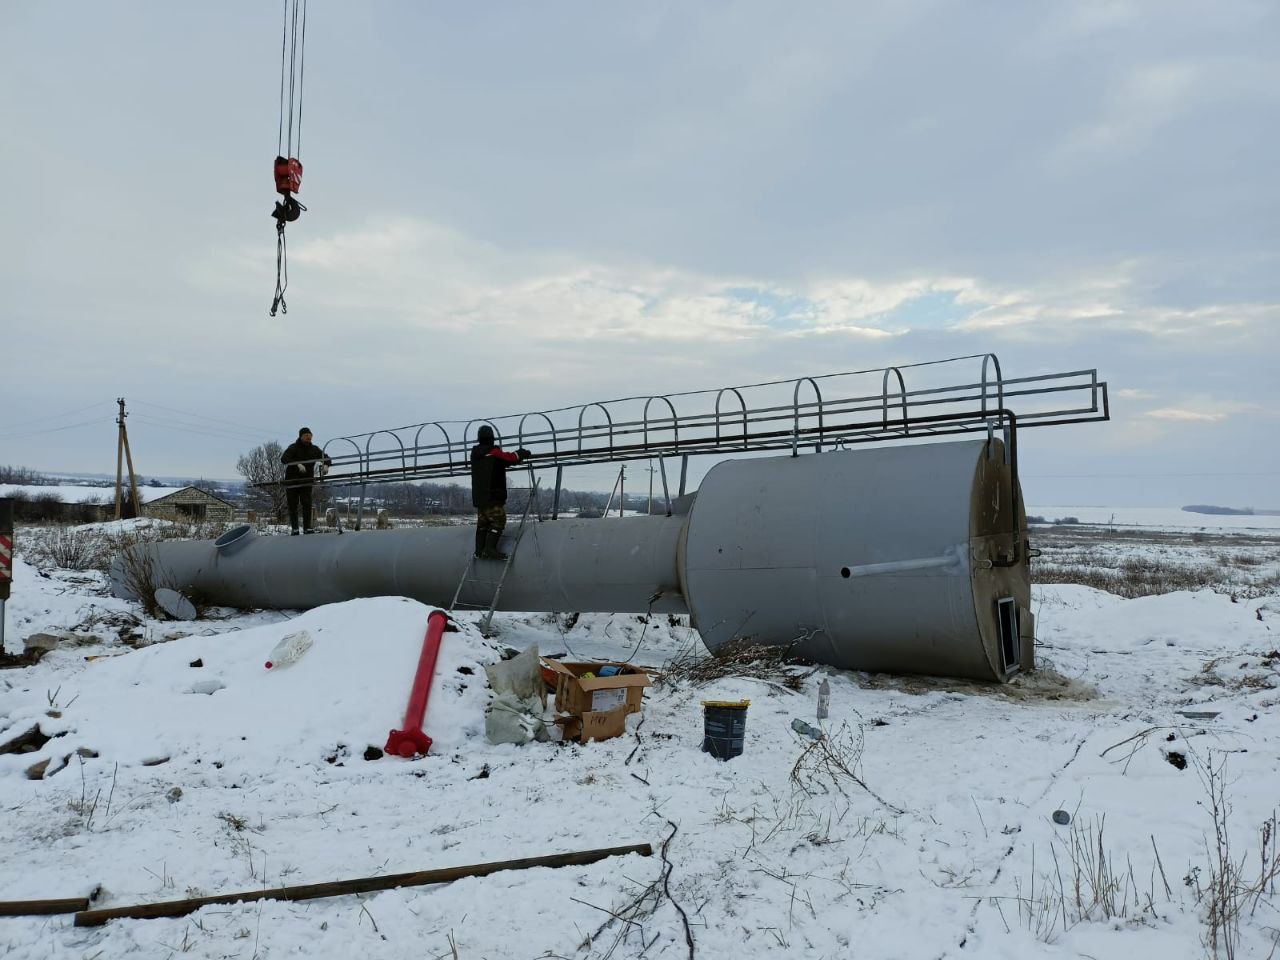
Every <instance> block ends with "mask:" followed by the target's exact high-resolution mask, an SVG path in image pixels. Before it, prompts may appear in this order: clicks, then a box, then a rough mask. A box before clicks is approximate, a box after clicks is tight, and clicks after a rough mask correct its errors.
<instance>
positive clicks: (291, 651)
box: [266, 630, 311, 670]
mask: <svg viewBox="0 0 1280 960" xmlns="http://www.w3.org/2000/svg"><path fill="white" fill-rule="evenodd" d="M310 649H311V634H309V633H307V631H305V630H299V631H298V632H297V633H291V634H289V635H288V636H287V637H285V638H284V639H283V640H281V641H280V642H279V643H277V644H276V645H275V647H273V648H272V650H271V655H270V656H268V657H267V663H266V667H267V669H268V670H275V669H278V668H280V667H287V666H288V665H289V664H291V663H297V662H298V661H299V660H301V659H302V655H303V654H304V653H306V652H307V651H308V650H310Z"/></svg>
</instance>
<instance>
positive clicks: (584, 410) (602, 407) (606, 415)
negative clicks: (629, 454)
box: [578, 403, 613, 454]
mask: <svg viewBox="0 0 1280 960" xmlns="http://www.w3.org/2000/svg"><path fill="white" fill-rule="evenodd" d="M591 407H599V408H600V412H601V413H603V414H604V418H605V420H607V421H608V422H609V449H610V450H612V449H613V417H612V416H611V415H610V414H609V410H608V408H606V407H605V405H604V404H603V403H585V404H583V405H582V406H581V407H579V408H578V453H579V454H581V453H582V418H583V417H584V416H586V413H587V410H588V409H590V408H591Z"/></svg>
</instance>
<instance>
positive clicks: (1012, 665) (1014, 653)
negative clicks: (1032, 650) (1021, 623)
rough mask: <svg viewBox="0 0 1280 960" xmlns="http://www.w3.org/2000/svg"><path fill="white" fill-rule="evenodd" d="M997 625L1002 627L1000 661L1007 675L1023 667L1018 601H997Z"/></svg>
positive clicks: (1004, 599)
mask: <svg viewBox="0 0 1280 960" xmlns="http://www.w3.org/2000/svg"><path fill="white" fill-rule="evenodd" d="M996 623H998V624H999V626H1000V661H1001V665H1002V666H1003V667H1004V672H1005V673H1013V672H1014V671H1015V670H1017V669H1018V668H1019V667H1021V666H1022V642H1021V638H1020V636H1019V634H1018V601H1017V600H1016V599H1014V598H1013V597H1001V598H1000V599H999V600H997V601H996Z"/></svg>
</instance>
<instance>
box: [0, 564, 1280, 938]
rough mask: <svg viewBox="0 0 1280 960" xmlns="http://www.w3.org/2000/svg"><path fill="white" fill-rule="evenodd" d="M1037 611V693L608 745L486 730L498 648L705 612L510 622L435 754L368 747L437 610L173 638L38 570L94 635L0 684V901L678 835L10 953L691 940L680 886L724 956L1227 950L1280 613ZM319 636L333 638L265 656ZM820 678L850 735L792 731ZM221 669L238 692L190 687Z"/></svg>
mask: <svg viewBox="0 0 1280 960" xmlns="http://www.w3.org/2000/svg"><path fill="white" fill-rule="evenodd" d="M21 542H22V541H21V540H20V546H21ZM1034 606H1035V610H1036V614H1037V626H1038V630H1037V632H1038V639H1039V648H1038V657H1039V662H1040V666H1041V668H1042V669H1041V670H1040V671H1038V672H1037V673H1035V674H1033V675H1028V676H1025V677H1021V678H1019V679H1017V680H1016V681H1015V682H1014V683H1012V684H1009V685H1007V686H1003V687H996V686H988V685H981V684H974V683H967V682H960V681H947V680H934V679H928V678H911V677H888V676H868V675H865V674H858V673H850V672H843V671H833V670H827V669H821V670H818V671H817V672H814V673H812V674H811V675H808V676H806V677H805V679H804V681H803V685H802V690H801V692H800V693H793V692H791V691H789V690H786V689H784V688H782V687H780V686H779V685H777V684H776V683H771V682H765V681H761V680H754V679H749V678H729V679H724V680H721V681H719V682H716V683H714V684H711V685H709V686H706V687H703V688H697V689H695V688H692V687H690V686H689V685H688V684H687V683H677V684H660V685H658V686H655V687H653V688H650V690H649V691H648V692H647V695H646V698H645V709H644V712H643V714H642V720H643V722H642V724H640V725H639V726H637V723H638V721H639V719H640V718H632V720H631V721H630V728H631V729H630V730H629V732H628V735H627V736H625V737H622V738H619V739H616V740H613V741H609V742H605V743H593V744H590V745H586V746H581V745H577V744H572V743H570V744H565V743H554V742H551V743H532V744H529V745H526V746H522V747H516V746H509V745H508V746H493V745H490V744H488V743H487V742H486V741H485V739H484V736H483V708H484V704H485V702H486V701H487V698H488V693H487V690H486V688H485V680H484V673H483V670H482V669H480V667H481V665H482V664H483V663H485V662H488V661H490V660H493V659H495V658H496V657H497V656H499V649H498V648H499V645H500V644H510V645H512V646H516V647H523V646H525V645H527V644H529V643H534V642H536V643H538V644H539V646H540V649H541V650H542V651H543V652H544V653H553V654H554V653H559V652H564V653H567V654H570V655H572V656H578V657H584V658H586V657H593V656H611V657H622V656H628V655H630V657H631V659H633V660H634V661H635V662H637V663H644V664H650V665H655V666H657V665H661V664H662V663H664V662H666V661H667V660H668V659H669V658H671V657H673V656H676V655H677V654H679V653H681V652H682V651H686V650H688V649H689V646H690V644H691V643H694V642H695V640H694V637H693V635H692V634H691V633H690V631H689V630H688V628H687V627H686V626H684V625H683V623H682V622H681V621H680V620H679V618H674V619H673V618H667V617H653V618H651V619H650V621H649V622H647V623H646V622H644V620H643V618H638V617H635V616H606V615H584V616H582V617H579V618H573V617H565V616H549V615H528V616H516V615H512V616H508V617H500V618H499V620H498V624H499V626H500V628H501V635H500V636H499V637H498V643H496V644H495V643H492V642H490V641H486V640H484V639H483V638H482V637H480V636H479V634H478V633H477V632H475V630H474V629H473V628H471V627H469V626H466V627H464V628H463V629H462V630H461V631H460V632H457V633H450V634H447V635H446V638H445V644H444V652H443V653H442V658H441V662H440V665H439V668H438V670H437V674H436V676H437V680H436V683H435V686H434V688H433V692H432V696H431V706H430V709H429V710H428V713H427V719H426V723H425V729H426V730H427V732H428V733H429V734H430V735H431V736H432V737H434V738H435V739H436V749H435V750H434V751H433V753H432V755H431V756H430V757H427V758H425V759H422V760H418V761H412V762H409V761H403V760H399V759H389V758H386V757H382V758H378V759H370V760H366V759H365V756H366V750H367V748H369V747H371V746H373V747H381V746H382V745H383V743H384V742H385V740H386V736H387V732H388V731H389V730H390V729H392V728H393V727H398V726H400V721H401V713H402V710H403V705H404V701H405V698H406V696H407V693H408V688H409V682H410V679H411V676H412V673H413V669H414V665H415V664H416V660H417V655H418V650H419V647H420V644H421V638H422V630H423V628H424V627H425V624H426V619H427V613H428V612H429V611H428V608H426V607H424V606H422V605H420V604H417V603H415V602H412V601H407V600H402V599H396V598H383V599H373V600H361V601H352V602H350V603H344V604H336V605H333V606H329V607H322V608H319V609H316V610H312V611H309V612H307V613H303V614H301V615H297V616H290V615H286V614H281V613H275V612H257V613H238V612H234V611H228V610H215V611H212V612H211V614H210V616H209V617H208V618H206V619H202V620H199V621H195V622H192V623H185V624H184V623H162V622H157V621H154V620H150V619H147V618H146V617H145V616H144V615H143V614H142V612H141V611H140V610H139V609H138V608H137V607H136V606H135V605H131V604H129V603H126V602H124V601H120V600H116V599H114V598H110V597H106V596H104V595H103V582H102V577H101V574H99V573H97V572H95V571H84V572H74V571H66V570H58V569H51V568H48V567H46V568H45V569H43V570H37V569H36V568H35V567H33V566H31V565H30V564H28V563H25V562H23V561H21V559H20V560H19V562H18V565H17V570H16V578H15V586H14V597H13V600H12V601H11V602H10V604H9V607H8V649H9V652H10V653H14V652H18V651H19V650H20V648H21V644H22V641H23V639H25V638H27V637H29V636H30V635H31V634H34V633H39V632H51V631H66V632H67V635H64V636H62V637H61V638H60V639H59V641H58V643H57V646H56V649H54V650H53V651H52V652H50V653H49V654H48V655H46V656H45V657H44V659H43V660H41V661H40V662H39V663H38V664H36V665H34V666H29V667H25V668H16V669H8V670H4V671H0V744H3V743H5V742H7V741H12V740H13V739H14V738H17V737H20V736H22V735H24V734H27V733H28V732H29V731H30V730H31V729H32V728H37V729H38V730H39V736H38V737H36V738H34V739H35V740H36V741H39V740H41V739H43V738H45V737H47V738H49V739H48V740H47V741H45V742H43V743H42V745H40V746H38V748H36V749H35V750H34V751H33V752H27V753H9V754H0V863H3V864H4V866H3V869H2V870H0V899H2V900H17V899H32V898H43V897H75V896H86V895H89V894H90V892H91V891H94V890H98V893H97V898H96V900H95V904H94V905H95V906H118V905H124V904H131V903H137V902H150V901H159V900H169V899H175V898H179V897H184V896H188V895H192V896H194V895H201V894H212V893H221V892H229V891H234V890H245V889H253V888H260V887H262V886H264V885H265V886H276V885H281V884H286V885H293V884H300V883H308V882H317V881H324V880H333V879H339V878H347V877H357V876H364V875H371V874H378V873H394V872H403V871H411V870H422V869H428V868H433V867H440V866H450V865H457V864H467V863H478V862H483V861H489V860H502V859H508V858H514V857H528V856H535V855H539V854H544V853H558V852H566V851H572V850H580V849H588V848H595V847H606V846H614V845H619V844H625V843H632V842H644V841H647V842H650V843H652V844H653V845H654V850H655V855H654V856H652V857H648V858H645V857H640V856H636V855H632V856H628V857H625V858H620V859H614V860H607V861H603V862H600V863H597V864H594V865H591V866H585V867H570V868H562V869H556V870H551V869H537V870H529V871H523V872H510V873H499V874H494V875H492V876H489V877H486V878H479V879H467V880H461V881H457V882H455V883H452V884H445V885H438V886H430V887H417V888H405V889H400V890H395V891H388V892H382V893H373V894H367V895H363V896H361V897H354V896H352V897H339V898H334V899H326V900H312V901H306V902H295V903H285V902H275V901H265V902H260V903H252V904H241V905H234V906H219V907H207V908H205V909H204V910H201V911H200V912H198V913H195V914H193V915H191V916H188V917H183V918H174V919H156V920H116V921H112V922H110V923H108V924H106V925H105V926H102V927H91V928H76V927H74V926H73V925H72V923H71V918H70V917H69V916H55V917H26V918H0V955H3V956H6V957H8V956H12V957H42V958H43V957H65V958H77V960H80V958H91V957H103V958H107V957H118V956H128V955H137V956H143V957H169V956H174V955H177V954H180V953H184V954H188V955H190V956H193V957H207V958H222V957H244V958H246V960H247V958H251V957H262V958H269V957H273V956H274V957H283V956H316V957H321V956H323V957H344V958H345V957H352V956H368V957H387V958H401V957H403V958H409V957H413V958H432V957H450V958H452V957H458V958H481V957H488V958H500V957H501V958H507V957H510V958H534V957H573V958H583V960H586V958H602V957H606V956H612V957H619V958H621V957H637V956H640V955H642V954H643V955H644V956H645V957H681V958H683V957H687V956H689V955H690V948H689V947H688V945H687V943H686V938H685V928H684V925H683V922H682V919H681V913H680V912H679V910H678V909H677V904H678V905H679V908H681V909H683V911H684V913H685V914H687V916H688V920H689V931H690V934H691V936H692V939H693V942H694V945H695V946H694V951H695V953H694V955H695V956H698V957H702V958H721V957H725V958H727V957H757V956H758V957H765V956H770V957H772V956H793V957H803V958H815V960H816V958H834V957H850V956H868V957H906V958H915V957H919V958H929V960H933V958H940V957H983V958H988V957H991V958H1005V957H1007V958H1019V960H1021V958H1026V957H1046V958H1050V957H1052V958H1056V957H1079V956H1088V957H1096V958H1100V960H1101V958H1108V957H1121V956H1123V957H1126V958H1131V960H1138V958H1152V960H1155V958H1161V960H1164V958H1174V960H1176V958H1198V957H1203V956H1206V955H1208V954H1209V947H1208V946H1207V945H1206V944H1207V943H1208V937H1209V930H1210V928H1209V925H1208V923H1207V917H1208V907H1209V900H1210V898H1208V897H1205V896H1199V895H1198V892H1200V891H1206V890H1208V888H1210V887H1211V886H1212V883H1213V875H1214V871H1215V869H1217V863H1218V861H1217V860H1216V858H1215V854H1214V849H1215V844H1214V837H1215V832H1214V831H1215V823H1214V818H1213V817H1212V815H1211V807H1212V804H1211V795H1210V790H1211V788H1220V789H1221V790H1222V791H1225V798H1226V802H1227V804H1228V805H1229V808H1230V809H1229V815H1228V816H1227V817H1226V820H1225V823H1226V824H1227V827H1228V829H1229V831H1230V834H1229V836H1230V843H1231V856H1232V857H1233V858H1234V859H1235V860H1237V861H1238V860H1243V861H1244V863H1245V866H1246V869H1247V872H1248V878H1249V879H1252V878H1253V877H1254V876H1256V874H1257V871H1258V868H1259V865H1260V864H1261V863H1262V858H1263V856H1264V855H1266V856H1271V857H1274V855H1275V849H1274V840H1269V841H1268V844H1269V845H1268V846H1267V847H1266V849H1265V850H1264V849H1263V848H1262V847H1261V846H1260V842H1259V838H1258V833H1257V831H1258V829H1259V828H1260V827H1261V825H1262V824H1263V823H1264V822H1266V821H1268V819H1269V818H1272V817H1273V816H1274V811H1275V808H1276V805H1277V797H1280V760H1278V750H1277V746H1278V745H1280V718H1278V717H1277V709H1276V708H1277V703H1278V702H1280V691H1278V688H1280V652H1277V647H1278V646H1280V637H1278V636H1277V629H1278V627H1280V597H1277V596H1259V597H1255V598H1252V599H1242V598H1239V597H1237V599H1236V601H1235V602H1233V600H1232V598H1231V597H1229V596H1227V595H1225V594H1221V593H1214V592H1210V591H1199V592H1176V593H1169V594H1165V595H1159V596H1148V597H1142V598H1138V599H1122V598H1120V597H1118V596H1115V595H1113V594H1109V593H1104V592H1101V591H1098V590H1094V589H1091V588H1088V587H1084V586H1077V585H1071V584H1054V585H1049V586H1044V587H1040V588H1037V590H1036V592H1035V599H1034ZM300 628H305V629H307V630H308V631H309V632H310V633H311V634H312V635H313V637H314V639H315V644H314V647H313V648H312V650H311V651H310V652H308V653H307V655H306V656H305V657H304V658H303V659H302V660H301V661H299V662H298V663H297V664H295V665H293V666H290V667H288V668H285V669H282V670H279V671H271V672H268V671H265V670H264V669H263V668H262V662H263V660H264V659H265V656H266V653H267V651H269V650H270V649H271V647H272V646H273V645H274V644H275V643H276V641H277V640H278V639H280V637H282V636H283V635H284V634H286V633H289V632H292V631H295V630H298V629H300ZM89 657H93V658H95V659H87V658H89ZM195 663H199V664H200V665H199V666H192V664H195ZM796 670H797V672H800V673H805V674H808V671H807V670H804V669H802V668H796ZM823 678H827V679H828V680H829V681H830V683H831V687H832V694H831V703H832V706H831V718H830V720H829V721H827V722H826V724H825V726H826V729H827V732H828V741H827V743H828V744H829V747H830V749H824V748H823V747H813V746H812V744H811V742H810V741H808V740H807V739H804V738H802V737H800V736H799V735H797V734H796V733H794V732H793V731H792V730H791V727H790V723H791V720H792V719H793V718H804V719H806V720H812V719H813V714H814V707H815V702H816V688H817V684H818V683H819V682H820V681H821V680H822V679H823ZM209 680H217V681H218V682H219V683H221V684H223V686H222V687H221V688H220V689H218V690H216V692H214V693H212V694H204V693H195V692H191V691H192V689H193V688H194V687H195V686H196V685H197V684H199V683H200V682H201V681H209ZM737 697H748V698H750V699H751V707H750V709H749V713H748V743H747V748H746V752H745V753H744V755H743V756H741V757H739V758H736V759H734V760H732V761H730V762H727V763H726V762H718V761H716V760H714V759H712V758H711V757H709V756H708V755H706V754H704V753H702V752H701V751H700V749H699V748H700V743H701V729H702V721H701V707H700V701H701V700H702V699H725V698H737ZM1188 714H1191V715H1190V716H1189V715H1188ZM1208 714H1212V716H1211V717H1210V716H1207V715H1208ZM82 754H83V755H82ZM46 760H47V761H48V765H47V767H46V768H45V771H44V773H45V777H44V779H41V780H31V779H28V778H27V777H28V774H27V771H28V770H29V769H30V768H31V767H32V766H33V765H36V764H39V763H42V762H44V761H46ZM64 760H65V766H64V765H63V764H64ZM1223 765H1225V769H1223ZM1210 771H1218V772H1215V773H1213V774H1212V775H1211V773H1210ZM1057 810H1065V811H1067V812H1068V813H1069V814H1070V815H1071V816H1072V817H1073V824H1072V825H1068V826H1061V825H1058V824H1055V823H1054V821H1053V819H1052V815H1053V813H1054V812H1055V811H1057ZM668 841H669V842H668ZM664 843H666V857H667V859H668V860H669V862H670V875H669V877H668V878H667V880H666V882H665V884H664V883H663V882H662V881H663V877H664V873H665V869H666V868H665V867H664V861H663V858H662V856H660V855H659V851H660V849H661V848H662V846H663V844H664ZM1099 850H1101V851H1102V853H1103V855H1104V856H1105V860H1104V861H1103V862H1101V863H1099V862H1098V856H1097V854H1098V851H1099ZM1077 887H1078V889H1079V891H1080V892H1079V895H1078V896H1077ZM1278 902H1280V901H1277V900H1276V899H1275V898H1273V897H1271V896H1270V895H1264V896H1263V897H1261V898H1260V899H1259V901H1258V903H1257V906H1256V910H1255V909H1250V907H1252V902H1250V904H1248V905H1247V906H1246V909H1245V911H1244V916H1243V918H1242V919H1241V921H1240V924H1239V926H1240V932H1239V944H1238V946H1237V947H1236V948H1235V956H1238V957H1253V956H1256V957H1266V956H1268V955H1269V951H1271V950H1272V949H1273V947H1274V945H1275V938H1276V936H1277V930H1278V929H1280V916H1277V910H1276V907H1277V904H1278ZM615 914H616V915H618V916H619V917H624V918H625V919H622V920H620V919H617V918H615V916H614V915H615ZM1219 952H1220V953H1221V954H1222V955H1224V956H1225V955H1226V954H1225V951H1224V950H1223V948H1222V947H1221V946H1220V948H1219Z"/></svg>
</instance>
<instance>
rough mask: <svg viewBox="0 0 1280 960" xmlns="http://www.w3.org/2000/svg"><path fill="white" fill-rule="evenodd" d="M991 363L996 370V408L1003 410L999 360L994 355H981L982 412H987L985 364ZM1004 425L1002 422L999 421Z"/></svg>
mask: <svg viewBox="0 0 1280 960" xmlns="http://www.w3.org/2000/svg"><path fill="white" fill-rule="evenodd" d="M988 361H991V362H992V363H994V364H995V368H996V407H997V408H998V409H1000V410H1003V409H1004V375H1003V374H1002V373H1001V372H1000V358H999V357H997V356H996V355H995V354H994V353H985V354H983V355H982V412H983V413H986V412H987V362H988ZM1000 422H1001V424H1003V423H1004V421H1003V420H1001V421H1000Z"/></svg>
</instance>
